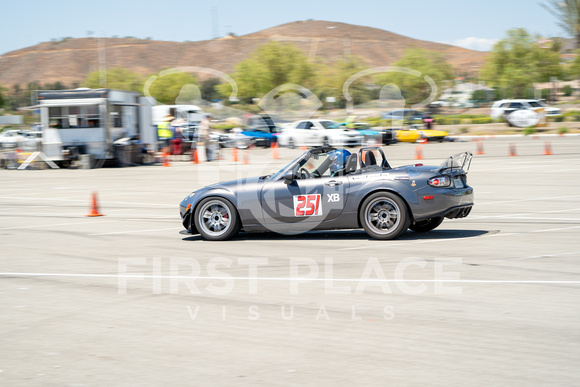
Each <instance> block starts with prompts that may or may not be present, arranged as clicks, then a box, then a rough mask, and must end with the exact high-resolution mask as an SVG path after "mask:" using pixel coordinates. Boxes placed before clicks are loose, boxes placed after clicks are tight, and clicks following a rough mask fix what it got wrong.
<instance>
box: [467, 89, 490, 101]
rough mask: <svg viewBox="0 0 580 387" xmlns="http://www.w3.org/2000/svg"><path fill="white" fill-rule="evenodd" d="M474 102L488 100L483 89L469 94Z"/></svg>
mask: <svg viewBox="0 0 580 387" xmlns="http://www.w3.org/2000/svg"><path fill="white" fill-rule="evenodd" d="M471 98H472V99H473V100H474V101H475V102H487V101H489V98H488V95H487V91H485V90H475V91H474V92H473V94H472V96H471Z"/></svg>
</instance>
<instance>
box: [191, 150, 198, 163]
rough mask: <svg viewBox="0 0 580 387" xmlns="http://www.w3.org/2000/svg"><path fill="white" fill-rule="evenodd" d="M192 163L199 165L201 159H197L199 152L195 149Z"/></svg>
mask: <svg viewBox="0 0 580 387" xmlns="http://www.w3.org/2000/svg"><path fill="white" fill-rule="evenodd" d="M191 162H192V163H194V164H199V157H197V150H196V149H195V148H194V149H192V150H191Z"/></svg>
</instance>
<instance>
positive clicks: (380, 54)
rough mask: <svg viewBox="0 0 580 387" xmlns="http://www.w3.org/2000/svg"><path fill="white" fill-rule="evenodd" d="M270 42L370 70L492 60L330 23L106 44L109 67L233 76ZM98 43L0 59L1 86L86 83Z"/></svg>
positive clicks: (46, 47)
mask: <svg viewBox="0 0 580 387" xmlns="http://www.w3.org/2000/svg"><path fill="white" fill-rule="evenodd" d="M269 40H280V41H290V42H293V43H294V44H296V45H297V46H298V47H300V48H301V49H302V50H304V51H305V52H306V53H307V54H308V55H309V56H311V57H313V56H318V57H321V58H325V59H327V60H329V61H331V62H333V61H336V60H337V59H339V58H341V57H343V56H344V55H345V54H349V53H350V54H352V55H356V56H359V57H361V58H363V59H364V60H365V61H366V62H367V64H368V66H369V67H376V66H386V65H390V64H392V63H393V62H395V61H396V60H397V59H399V58H400V57H401V56H402V54H403V52H404V50H405V49H406V48H408V47H421V48H425V49H429V50H434V51H438V52H440V53H442V54H443V55H445V57H446V58H447V60H448V61H449V63H451V64H452V65H453V66H455V67H456V68H458V69H460V70H463V71H466V72H473V71H474V70H473V68H474V66H477V67H480V66H481V65H482V63H483V61H484V59H485V56H486V53H484V52H479V51H472V50H467V49H464V48H460V47H455V46H450V45H446V44H440V43H433V42H428V41H423V40H416V39H412V38H409V37H406V36H402V35H397V34H394V33H392V32H389V31H385V30H381V29H377V28H370V27H363V26H357V25H351V24H344V23H336V22H328V21H302V22H293V23H287V24H283V25H280V26H277V27H273V28H269V29H266V30H262V31H259V32H255V33H252V34H248V35H243V36H239V37H226V38H221V39H214V40H205V41H198V42H166V41H153V40H142V39H130V38H106V39H104V40H103V41H104V44H105V47H106V50H105V52H106V64H107V67H109V68H112V67H119V66H120V67H126V68H129V69H131V70H132V71H135V72H138V73H140V74H143V75H146V74H151V73H155V72H158V71H160V70H161V69H163V68H167V67H177V66H201V67H209V68H212V69H216V70H220V71H223V72H225V73H230V72H232V71H233V69H234V66H235V65H236V64H237V63H239V62H240V61H242V60H243V59H245V58H247V57H248V56H249V55H250V54H251V53H252V51H254V50H255V49H256V48H257V47H258V46H259V45H261V44H263V43H266V42H268V41H269ZM98 44H99V40H98V39H96V38H81V39H67V40H63V41H59V42H46V43H41V44H38V45H36V46H32V47H28V48H23V49H20V50H16V51H12V52H8V53H6V54H4V55H2V56H0V84H3V85H5V86H12V85H14V84H20V85H21V86H23V85H26V84H27V83H28V82H32V81H37V82H40V83H49V82H51V83H52V82H57V81H60V82H62V83H64V84H66V85H71V84H73V83H75V82H77V83H78V82H81V81H82V80H83V79H84V78H85V77H86V75H87V74H88V73H90V72H92V71H96V70H97V69H98V67H99V65H98V61H99V57H98Z"/></svg>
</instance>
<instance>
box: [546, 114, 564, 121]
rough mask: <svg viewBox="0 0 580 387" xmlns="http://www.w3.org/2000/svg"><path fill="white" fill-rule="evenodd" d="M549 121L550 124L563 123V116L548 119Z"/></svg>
mask: <svg viewBox="0 0 580 387" xmlns="http://www.w3.org/2000/svg"><path fill="white" fill-rule="evenodd" d="M549 119H550V121H552V122H564V116H563V115H559V116H554V117H549Z"/></svg>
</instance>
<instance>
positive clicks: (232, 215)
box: [194, 197, 240, 241]
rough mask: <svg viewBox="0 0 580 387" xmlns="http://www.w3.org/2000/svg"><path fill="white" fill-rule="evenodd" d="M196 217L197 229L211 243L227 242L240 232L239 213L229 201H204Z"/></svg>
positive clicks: (214, 198) (212, 199)
mask: <svg viewBox="0 0 580 387" xmlns="http://www.w3.org/2000/svg"><path fill="white" fill-rule="evenodd" d="M194 216H195V217H194V221H195V227H196V228H197V230H198V231H199V233H200V234H201V236H202V237H203V238H204V239H207V240H209V241H225V240H228V239H231V238H233V237H234V236H236V234H237V233H238V232H239V231H240V218H239V216H238V212H237V211H236V208H235V206H234V205H233V204H232V203H231V202H230V201H229V200H227V199H223V198H219V197H210V198H206V199H204V200H202V202H201V203H200V204H199V205H198V206H197V208H196V210H195V215H194Z"/></svg>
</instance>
